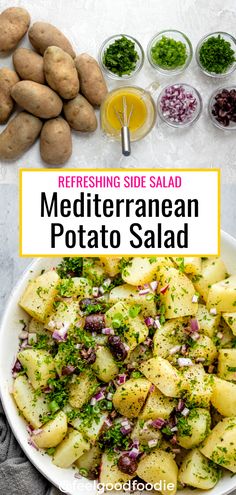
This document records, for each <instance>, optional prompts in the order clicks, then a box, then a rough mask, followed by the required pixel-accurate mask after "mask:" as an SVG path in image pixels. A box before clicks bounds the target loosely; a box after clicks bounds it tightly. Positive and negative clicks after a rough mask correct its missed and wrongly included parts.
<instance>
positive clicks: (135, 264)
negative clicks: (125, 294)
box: [122, 257, 173, 286]
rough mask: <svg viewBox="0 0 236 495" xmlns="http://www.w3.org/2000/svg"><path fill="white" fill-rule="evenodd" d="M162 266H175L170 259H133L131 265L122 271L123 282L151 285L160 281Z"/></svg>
mask: <svg viewBox="0 0 236 495" xmlns="http://www.w3.org/2000/svg"><path fill="white" fill-rule="evenodd" d="M162 265H167V266H171V265H173V263H172V261H171V259H170V258H167V257H165V258H158V257H150V258H138V257H137V258H133V259H132V260H131V261H130V263H129V265H127V266H126V267H125V268H124V269H123V270H122V278H123V280H124V281H125V282H126V283H127V284H130V285H135V286H138V285H144V284H149V283H150V282H152V281H154V280H158V277H159V275H158V274H159V268H160V266H162Z"/></svg>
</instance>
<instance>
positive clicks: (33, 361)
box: [17, 349, 56, 390]
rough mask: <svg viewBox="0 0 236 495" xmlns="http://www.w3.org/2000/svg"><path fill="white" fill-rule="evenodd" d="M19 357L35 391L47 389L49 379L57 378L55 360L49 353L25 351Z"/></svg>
mask: <svg viewBox="0 0 236 495" xmlns="http://www.w3.org/2000/svg"><path fill="white" fill-rule="evenodd" d="M17 357H18V359H19V361H20V363H21V364H22V366H23V367H24V369H25V372H26V374H27V376H28V379H29V381H30V383H31V385H32V387H33V388H34V389H35V390H37V389H38V388H42V387H46V386H47V383H48V380H49V378H55V376H56V371H55V365H54V359H53V357H52V356H51V354H50V353H49V352H47V351H44V350H41V349H40V350H39V349H24V350H22V351H20V352H19V353H18V356H17Z"/></svg>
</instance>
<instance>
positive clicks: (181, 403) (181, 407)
mask: <svg viewBox="0 0 236 495" xmlns="http://www.w3.org/2000/svg"><path fill="white" fill-rule="evenodd" d="M184 408H185V403H184V401H183V399H179V402H178V404H177V407H176V411H177V412H181V411H183V409H184Z"/></svg>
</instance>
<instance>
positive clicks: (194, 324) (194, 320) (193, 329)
mask: <svg viewBox="0 0 236 495" xmlns="http://www.w3.org/2000/svg"><path fill="white" fill-rule="evenodd" d="M199 329H200V327H199V323H198V320H197V318H192V319H191V320H190V331H191V332H193V333H194V332H198V330H199Z"/></svg>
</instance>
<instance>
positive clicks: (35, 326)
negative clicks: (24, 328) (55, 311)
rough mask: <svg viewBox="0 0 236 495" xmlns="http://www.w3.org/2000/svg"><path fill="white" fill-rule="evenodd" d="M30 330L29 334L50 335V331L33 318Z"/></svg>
mask: <svg viewBox="0 0 236 495" xmlns="http://www.w3.org/2000/svg"><path fill="white" fill-rule="evenodd" d="M28 330H29V333H37V334H38V333H39V334H42V333H43V334H48V331H47V329H46V328H45V326H44V324H43V323H42V322H41V321H38V320H35V319H34V318H31V320H30V322H29V328H28Z"/></svg>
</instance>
